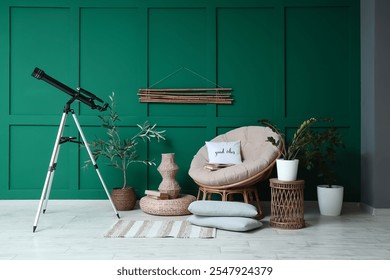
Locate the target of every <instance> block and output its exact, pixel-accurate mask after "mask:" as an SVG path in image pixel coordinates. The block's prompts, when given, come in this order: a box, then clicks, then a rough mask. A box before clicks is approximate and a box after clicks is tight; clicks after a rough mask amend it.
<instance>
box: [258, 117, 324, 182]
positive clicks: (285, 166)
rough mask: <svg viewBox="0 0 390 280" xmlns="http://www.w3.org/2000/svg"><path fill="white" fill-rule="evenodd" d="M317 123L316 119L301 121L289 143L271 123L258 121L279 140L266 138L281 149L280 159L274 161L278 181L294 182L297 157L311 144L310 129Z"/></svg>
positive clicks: (296, 170)
mask: <svg viewBox="0 0 390 280" xmlns="http://www.w3.org/2000/svg"><path fill="white" fill-rule="evenodd" d="M316 122H317V119H315V118H310V119H307V120H305V121H303V122H302V123H301V124H300V126H299V127H298V129H297V130H296V132H295V133H294V136H293V138H292V139H291V141H287V138H286V135H284V133H282V132H281V131H280V129H278V128H277V127H276V126H275V125H274V124H273V123H272V122H271V121H269V120H260V123H262V124H263V125H265V126H267V127H269V128H270V129H271V130H272V131H273V132H274V133H276V134H278V135H279V139H278V140H277V139H275V138H274V137H272V136H269V137H268V138H267V141H269V142H271V143H272V145H274V146H276V147H278V148H280V149H281V151H282V152H281V153H282V158H281V159H278V160H277V161H276V169H277V172H278V179H279V180H282V181H294V180H296V177H297V172H298V164H299V159H298V155H299V154H300V153H301V152H302V151H303V150H304V149H305V148H306V147H307V145H309V144H310V142H311V133H312V131H311V130H310V127H311V126H312V125H313V124H314V123H316Z"/></svg>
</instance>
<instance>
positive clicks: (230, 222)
mask: <svg viewBox="0 0 390 280" xmlns="http://www.w3.org/2000/svg"><path fill="white" fill-rule="evenodd" d="M187 221H188V222H190V223H191V224H193V225H197V226H203V227H215V228H218V229H224V230H231V231H249V230H253V229H256V228H259V227H261V226H262V225H263V224H262V223H261V222H260V221H258V220H255V219H251V218H243V217H205V216H197V215H192V216H190V217H189V218H188V219H187Z"/></svg>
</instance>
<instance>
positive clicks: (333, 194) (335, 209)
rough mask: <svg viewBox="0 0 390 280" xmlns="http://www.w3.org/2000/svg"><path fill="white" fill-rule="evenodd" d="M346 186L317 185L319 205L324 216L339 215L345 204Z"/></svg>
mask: <svg viewBox="0 0 390 280" xmlns="http://www.w3.org/2000/svg"><path fill="white" fill-rule="evenodd" d="M343 196H344V187H343V186H338V185H332V187H331V188H329V187H328V185H319V186H317V197H318V206H319V207H320V213H321V215H324V216H339V215H340V213H341V208H342V206H343Z"/></svg>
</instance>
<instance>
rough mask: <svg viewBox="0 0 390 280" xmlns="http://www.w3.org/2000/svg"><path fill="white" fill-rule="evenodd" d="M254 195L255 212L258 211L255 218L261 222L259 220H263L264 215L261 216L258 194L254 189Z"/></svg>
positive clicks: (261, 210)
mask: <svg viewBox="0 0 390 280" xmlns="http://www.w3.org/2000/svg"><path fill="white" fill-rule="evenodd" d="M254 193H255V198H256V204H257V211H258V214H257V218H258V219H259V220H261V219H263V218H264V214H263V209H262V208H261V204H260V197H259V193H258V192H257V189H256V187H255V188H254Z"/></svg>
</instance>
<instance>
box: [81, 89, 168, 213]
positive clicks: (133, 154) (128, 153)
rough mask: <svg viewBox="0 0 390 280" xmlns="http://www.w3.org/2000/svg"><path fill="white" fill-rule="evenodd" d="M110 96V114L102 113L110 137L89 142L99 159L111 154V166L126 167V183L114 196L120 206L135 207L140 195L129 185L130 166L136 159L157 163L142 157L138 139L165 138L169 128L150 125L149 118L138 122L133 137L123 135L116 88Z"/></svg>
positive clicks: (117, 205) (124, 171)
mask: <svg viewBox="0 0 390 280" xmlns="http://www.w3.org/2000/svg"><path fill="white" fill-rule="evenodd" d="M109 98H110V101H111V105H110V106H109V114H108V115H100V116H99V118H100V119H101V121H102V126H103V127H104V128H106V129H107V136H108V137H107V139H96V140H95V141H93V142H91V143H90V144H89V145H90V147H91V150H92V154H93V156H94V158H95V160H97V159H98V158H99V157H104V158H107V159H109V163H108V165H109V166H113V167H115V168H117V169H119V170H121V171H122V175H123V185H122V187H119V188H114V189H113V190H112V193H111V198H112V200H113V203H114V205H115V207H116V208H117V210H120V211H124V210H131V209H133V208H134V205H135V202H136V195H135V192H134V189H133V188H132V187H129V186H127V174H126V170H127V168H128V167H129V165H130V164H132V163H143V164H146V165H156V164H155V162H154V161H153V160H146V159H139V155H138V153H137V144H138V141H140V140H142V141H151V140H152V139H155V140H157V141H160V140H165V138H164V133H165V131H158V130H156V124H154V125H150V124H149V123H148V122H145V123H143V124H142V125H140V124H137V126H138V128H139V131H138V133H136V134H135V135H134V136H133V137H131V138H126V139H122V137H121V135H120V134H119V130H118V125H117V122H118V121H120V118H119V115H118V114H117V112H116V102H115V93H114V92H113V93H112V95H110V96H109ZM85 163H86V165H88V164H89V163H90V160H87V161H86V162H85Z"/></svg>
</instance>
